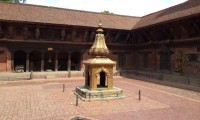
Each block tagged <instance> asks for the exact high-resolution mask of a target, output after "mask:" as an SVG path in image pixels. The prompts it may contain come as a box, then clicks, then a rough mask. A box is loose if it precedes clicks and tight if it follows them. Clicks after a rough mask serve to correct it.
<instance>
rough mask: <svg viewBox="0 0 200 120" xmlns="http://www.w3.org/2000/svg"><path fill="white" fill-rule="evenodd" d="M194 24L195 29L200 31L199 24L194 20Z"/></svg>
mask: <svg viewBox="0 0 200 120" xmlns="http://www.w3.org/2000/svg"><path fill="white" fill-rule="evenodd" d="M193 26H194V28H195V30H196V31H197V32H198V33H200V28H199V26H198V25H197V23H195V22H193Z"/></svg>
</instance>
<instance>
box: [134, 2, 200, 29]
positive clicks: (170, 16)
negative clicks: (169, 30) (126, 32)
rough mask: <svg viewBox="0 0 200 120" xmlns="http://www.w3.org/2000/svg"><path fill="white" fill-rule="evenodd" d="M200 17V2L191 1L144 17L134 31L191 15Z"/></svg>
mask: <svg viewBox="0 0 200 120" xmlns="http://www.w3.org/2000/svg"><path fill="white" fill-rule="evenodd" d="M195 14H198V15H200V1H199V0H189V1H186V2H184V3H182V4H179V5H176V6H173V7H170V8H167V9H164V10H161V11H158V12H155V13H152V14H149V15H146V16H143V17H142V18H141V20H140V21H139V22H138V23H137V24H136V25H135V26H133V29H137V28H142V27H145V26H149V25H153V24H157V23H162V22H166V21H170V20H175V19H178V18H183V17H187V16H191V15H195Z"/></svg>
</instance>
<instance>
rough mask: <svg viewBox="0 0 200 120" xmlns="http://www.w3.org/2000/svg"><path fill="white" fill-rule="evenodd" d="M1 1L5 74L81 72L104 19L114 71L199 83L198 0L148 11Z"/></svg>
mask: <svg viewBox="0 0 200 120" xmlns="http://www.w3.org/2000/svg"><path fill="white" fill-rule="evenodd" d="M0 6H1V7H0V79H11V78H9V77H8V74H9V76H11V77H12V75H13V74H15V75H13V76H16V74H17V73H18V74H19V75H20V74H21V73H23V74H24V75H25V76H30V74H31V77H33V78H35V79H37V78H60V77H76V76H82V75H83V69H84V65H83V61H84V60H86V59H88V58H90V56H89V55H88V52H89V51H88V50H89V48H90V47H91V46H92V43H93V42H94V38H95V34H96V33H95V31H96V29H97V27H98V26H97V25H98V23H99V21H100V20H101V22H102V24H103V29H104V35H105V39H106V44H107V46H108V47H109V49H110V54H109V56H108V57H109V58H111V59H112V60H113V61H115V62H116V63H117V65H116V66H115V69H116V70H115V71H117V70H120V72H121V73H122V75H126V74H134V75H142V76H143V75H144V76H148V77H153V78H156V79H158V80H167V79H170V80H171V81H175V82H179V80H182V81H181V82H182V83H184V84H190V85H194V86H200V81H199V79H200V78H199V77H200V2H199V1H197V0H189V1H186V2H184V3H181V4H179V5H176V6H173V7H170V8H167V9H164V10H161V11H158V12H155V13H152V14H149V15H146V16H143V17H133V16H123V15H114V14H110V15H109V14H102V13H95V12H87V11H78V10H70V9H61V8H54V7H46V6H37V5H27V4H16V3H15V4H14V3H4V2H0ZM5 73H6V74H5ZM174 76H176V78H174ZM177 76H178V77H177ZM190 78H191V79H190Z"/></svg>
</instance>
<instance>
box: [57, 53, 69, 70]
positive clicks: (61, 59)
mask: <svg viewBox="0 0 200 120" xmlns="http://www.w3.org/2000/svg"><path fill="white" fill-rule="evenodd" d="M67 60H68V53H67V52H64V51H62V52H60V53H59V54H58V71H67V68H68V64H67Z"/></svg>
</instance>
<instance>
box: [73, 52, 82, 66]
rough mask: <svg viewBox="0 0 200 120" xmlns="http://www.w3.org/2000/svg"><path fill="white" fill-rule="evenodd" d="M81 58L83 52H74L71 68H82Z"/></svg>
mask: <svg viewBox="0 0 200 120" xmlns="http://www.w3.org/2000/svg"><path fill="white" fill-rule="evenodd" d="M80 59H81V54H80V53H79V52H74V53H72V55H71V70H80Z"/></svg>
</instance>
